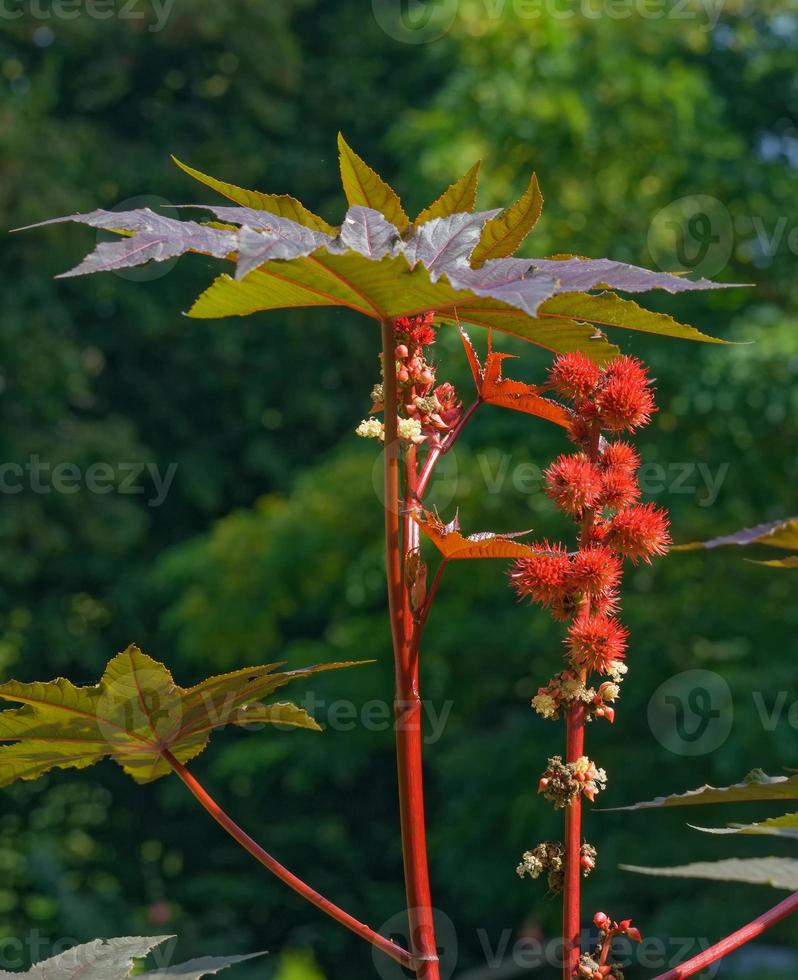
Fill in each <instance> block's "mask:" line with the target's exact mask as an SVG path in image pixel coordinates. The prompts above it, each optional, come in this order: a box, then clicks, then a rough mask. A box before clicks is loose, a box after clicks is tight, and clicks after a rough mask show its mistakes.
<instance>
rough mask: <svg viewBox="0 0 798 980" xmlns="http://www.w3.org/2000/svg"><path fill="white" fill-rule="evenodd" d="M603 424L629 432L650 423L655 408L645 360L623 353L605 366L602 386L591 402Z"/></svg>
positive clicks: (610, 428)
mask: <svg viewBox="0 0 798 980" xmlns="http://www.w3.org/2000/svg"><path fill="white" fill-rule="evenodd" d="M592 409H593V411H594V412H595V414H596V417H597V418H599V419H600V420H601V425H602V428H605V429H609V430H610V431H613V432H620V431H622V430H624V429H627V430H629V431H630V432H631V431H633V430H634V429H639V428H640V427H641V426H644V425H647V424H648V423H649V422H650V421H651V416H652V414H653V413H654V412H655V411H656V405H655V404H654V395H653V392H652V389H651V381H650V379H649V377H648V372H647V370H646V368H645V366H644V364H643V362H642V361H639V360H638V359H637V358H636V357H629V356H628V355H624V356H622V357H616V358H615V360H614V361H610V363H609V364H608V365H607V367H606V368H605V369H604V373H603V376H602V379H601V386H600V389H599V391H598V393H597V394H596V397H595V399H594V400H593V402H592Z"/></svg>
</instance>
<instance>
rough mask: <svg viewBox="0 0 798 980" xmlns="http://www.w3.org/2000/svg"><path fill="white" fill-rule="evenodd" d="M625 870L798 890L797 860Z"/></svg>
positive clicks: (731, 861)
mask: <svg viewBox="0 0 798 980" xmlns="http://www.w3.org/2000/svg"><path fill="white" fill-rule="evenodd" d="M619 867H620V868H621V870H622V871H633V872H634V873H635V874H641V875H653V876H655V877H658V878H707V879H709V880H711V881H741V882H744V883H745V884H747V885H771V886H772V887H773V888H784V889H786V890H787V891H791V892H792V891H798V860H795V859H794V858H778V857H764V858H728V859H727V860H725V861H696V862H695V863H694V864H683V865H678V866H677V867H673V868H646V867H640V866H638V865H635V864H621V865H619Z"/></svg>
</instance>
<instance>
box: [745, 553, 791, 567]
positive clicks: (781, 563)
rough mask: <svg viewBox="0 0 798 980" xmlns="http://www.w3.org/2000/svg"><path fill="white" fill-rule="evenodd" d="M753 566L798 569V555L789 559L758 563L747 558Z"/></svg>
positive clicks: (774, 559) (775, 559)
mask: <svg viewBox="0 0 798 980" xmlns="http://www.w3.org/2000/svg"><path fill="white" fill-rule="evenodd" d="M746 561H749V562H750V563H751V564H752V565H765V566H766V567H767V568H798V555H790V556H789V557H788V558H772V559H771V560H770V561H756V560H755V559H753V558H747V559H746Z"/></svg>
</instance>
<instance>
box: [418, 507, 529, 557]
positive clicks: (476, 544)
mask: <svg viewBox="0 0 798 980" xmlns="http://www.w3.org/2000/svg"><path fill="white" fill-rule="evenodd" d="M416 523H417V524H418V526H419V527H420V528H421V530H422V531H423V532H424V534H425V535H426V537H428V538H429V540H430V541H431V542H432V543H433V544H434V545H435V547H436V548H437V549H438V551H440V553H441V554H442V555H443V557H444V558H445V559H446V560H447V561H465V560H469V559H475V558H505V559H506V558H530V557H531V556H532V555H534V554H536V552H535V551H534V549H533V548H530V547H529V545H528V544H522V543H521V542H520V541H515V540H513V539H514V538H520V537H523V536H524V535H526V534H529V533H530V532H529V531H514V532H512V533H510V534H494V533H493V532H492V531H483V532H481V533H478V534H469V535H468V537H464V536H463V535H462V534H461V533H460V522H459V520H458V519H457V517H456V516H455V518H454V520H453V521H451V522H450V523H449V524H444V523H443V522H442V521H441V520H440V519H439V518H438V517H437V516H436V515H435V514H432V513H430V512H429V511H425V513H424V516H423V518H420V519H418V520H417V521H416Z"/></svg>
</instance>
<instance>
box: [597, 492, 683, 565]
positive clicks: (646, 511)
mask: <svg viewBox="0 0 798 980" xmlns="http://www.w3.org/2000/svg"><path fill="white" fill-rule="evenodd" d="M606 541H607V543H608V544H609V545H610V546H611V547H612V548H614V549H615V550H616V551H618V552H620V554H622V555H623V556H624V557H625V558H629V559H631V560H632V561H633V562H637V561H638V560H639V559H640V558H644V559H645V560H646V561H648V562H650V561H651V557H650V556H651V555H664V554H665V553H666V552H667V550H668V546H669V545H670V541H671V539H670V535H669V534H668V515H667V513H666V512H665V511H664V510H662V509H661V508H659V507H656V506H655V505H654V504H633V505H632V506H631V507H626V508H624V509H623V510H619V511H618V513H617V514H615V516H614V517H613V518H612V521H611V522H610V525H609V529H608V532H607V536H606Z"/></svg>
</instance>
